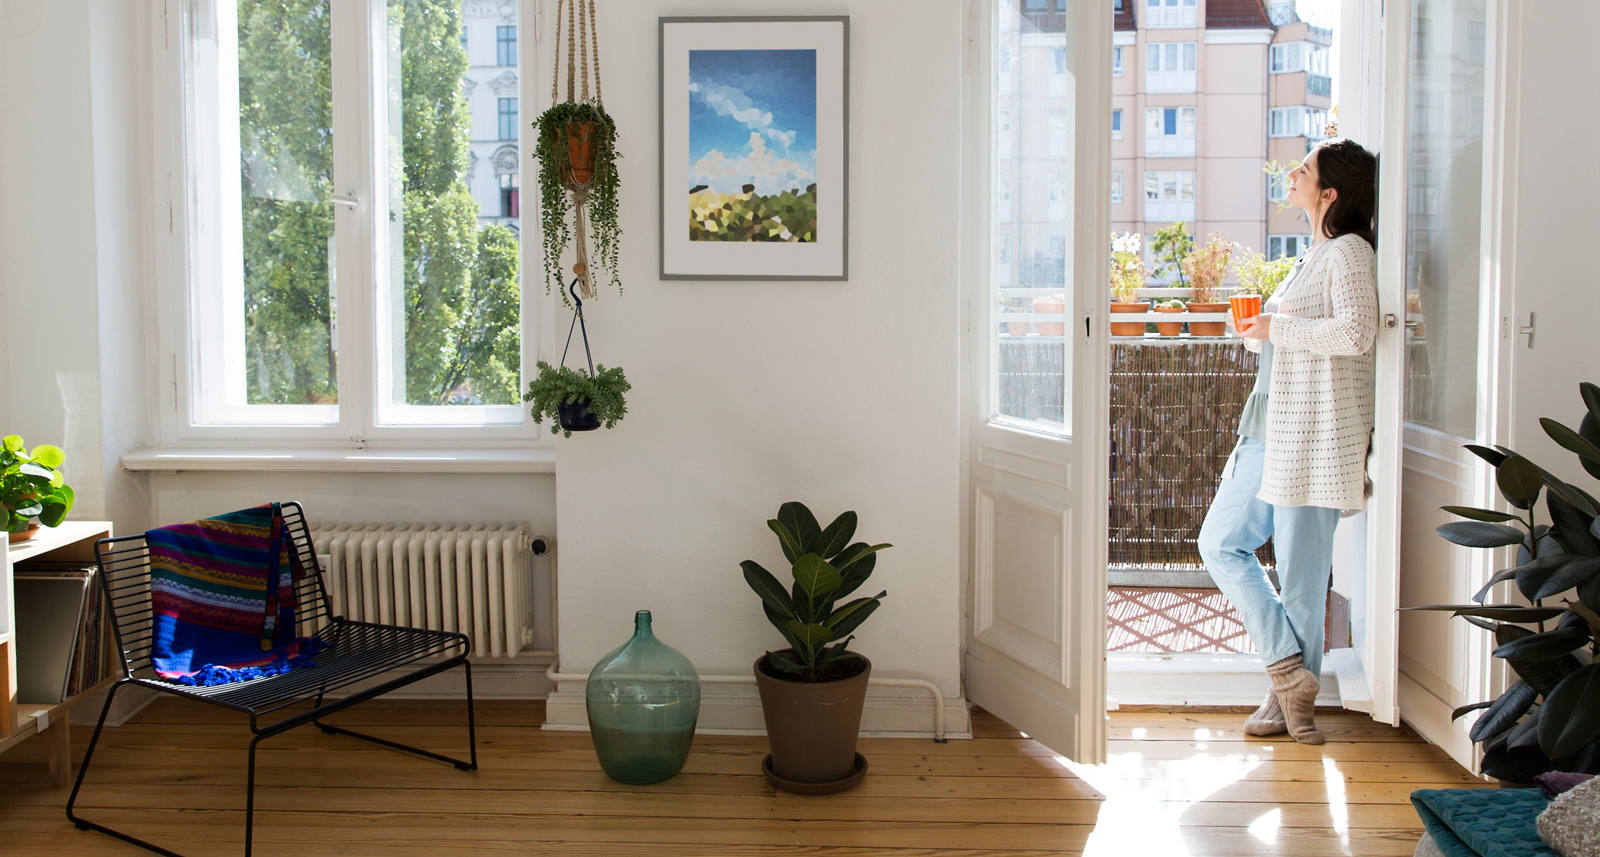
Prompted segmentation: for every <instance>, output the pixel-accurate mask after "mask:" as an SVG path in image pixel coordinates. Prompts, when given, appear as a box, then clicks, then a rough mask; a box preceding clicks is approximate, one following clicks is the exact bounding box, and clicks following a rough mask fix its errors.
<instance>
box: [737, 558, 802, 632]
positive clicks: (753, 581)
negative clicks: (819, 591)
mask: <svg viewBox="0 0 1600 857" xmlns="http://www.w3.org/2000/svg"><path fill="white" fill-rule="evenodd" d="M739 567H740V568H742V569H744V580H745V582H746V583H748V584H750V588H751V589H754V590H755V592H756V594H757V595H759V596H761V601H762V603H764V604H766V605H768V606H770V607H771V608H772V609H773V610H774V611H775V612H776V613H777V614H778V615H780V616H782V617H784V620H785V621H787V620H789V619H793V618H795V615H794V603H793V602H792V601H790V600H789V591H788V590H786V589H784V588H783V584H781V583H779V582H778V578H776V577H774V576H773V574H772V572H770V571H767V570H766V569H764V568H762V567H761V566H760V564H759V563H756V562H754V561H753V560H748V559H747V560H745V561H744V562H741V563H739Z"/></svg>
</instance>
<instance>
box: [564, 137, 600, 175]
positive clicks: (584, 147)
mask: <svg viewBox="0 0 1600 857" xmlns="http://www.w3.org/2000/svg"><path fill="white" fill-rule="evenodd" d="M594 158H595V152H594V123H593V122H570V123H568V124H567V163H568V164H569V168H568V170H567V181H568V182H569V183H571V184H576V185H586V184H588V183H589V180H590V179H592V178H594Z"/></svg>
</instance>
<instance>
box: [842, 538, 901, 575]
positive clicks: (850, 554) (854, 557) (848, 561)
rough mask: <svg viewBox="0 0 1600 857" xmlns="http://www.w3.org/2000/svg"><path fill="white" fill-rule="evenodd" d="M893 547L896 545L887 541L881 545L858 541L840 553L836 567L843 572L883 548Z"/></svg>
mask: <svg viewBox="0 0 1600 857" xmlns="http://www.w3.org/2000/svg"><path fill="white" fill-rule="evenodd" d="M892 547H894V545H891V544H889V543H887V542H885V543H884V544H881V545H868V544H867V543H866V542H856V543H855V544H853V545H851V546H850V547H847V548H845V549H844V551H843V552H842V553H840V554H839V557H838V561H837V564H836V565H835V566H834V567H835V568H837V569H839V572H840V573H841V574H843V573H844V572H846V571H848V570H849V569H850V566H852V565H855V564H856V563H858V562H860V561H862V560H863V559H866V558H867V557H869V556H871V555H873V554H875V553H877V552H878V551H881V550H883V549H884V548H892Z"/></svg>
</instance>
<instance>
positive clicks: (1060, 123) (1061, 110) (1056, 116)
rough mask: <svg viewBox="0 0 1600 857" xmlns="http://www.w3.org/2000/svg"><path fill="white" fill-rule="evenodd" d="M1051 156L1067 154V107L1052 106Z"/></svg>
mask: <svg viewBox="0 0 1600 857" xmlns="http://www.w3.org/2000/svg"><path fill="white" fill-rule="evenodd" d="M1049 116H1050V157H1052V158H1065V157H1066V156H1067V143H1068V142H1069V141H1068V140H1067V134H1068V131H1067V129H1068V128H1069V127H1071V126H1069V125H1068V124H1067V110H1066V108H1065V107H1052V108H1050V114H1049Z"/></svg>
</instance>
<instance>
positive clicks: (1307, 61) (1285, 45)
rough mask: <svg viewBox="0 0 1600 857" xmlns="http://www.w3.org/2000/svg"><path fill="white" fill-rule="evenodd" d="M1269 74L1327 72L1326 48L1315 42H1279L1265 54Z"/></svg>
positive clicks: (1325, 73) (1322, 73) (1323, 73)
mask: <svg viewBox="0 0 1600 857" xmlns="http://www.w3.org/2000/svg"><path fill="white" fill-rule="evenodd" d="M1267 72H1268V73H1269V74H1296V73H1298V72H1309V73H1311V74H1320V75H1323V76H1324V77H1326V76H1327V74H1328V49H1327V48H1326V47H1324V46H1322V45H1319V44H1317V43H1315V42H1305V41H1300V42H1279V43H1278V44H1275V45H1273V46H1272V47H1271V49H1270V50H1269V51H1268V54H1267Z"/></svg>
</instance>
